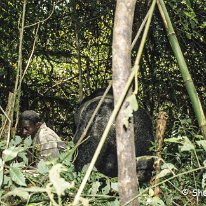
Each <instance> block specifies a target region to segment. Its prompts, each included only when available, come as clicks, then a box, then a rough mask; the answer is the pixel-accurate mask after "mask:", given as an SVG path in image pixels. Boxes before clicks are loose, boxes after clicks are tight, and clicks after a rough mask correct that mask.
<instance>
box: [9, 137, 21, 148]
mask: <svg viewBox="0 0 206 206" xmlns="http://www.w3.org/2000/svg"><path fill="white" fill-rule="evenodd" d="M21 142H22V138H21V137H20V136H15V138H14V139H12V140H11V142H10V143H9V145H10V146H16V145H18V144H20V143H21Z"/></svg>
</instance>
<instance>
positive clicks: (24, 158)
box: [18, 152, 28, 165]
mask: <svg viewBox="0 0 206 206" xmlns="http://www.w3.org/2000/svg"><path fill="white" fill-rule="evenodd" d="M18 157H21V158H22V160H23V163H24V164H25V165H28V155H27V153H26V152H20V153H18Z"/></svg>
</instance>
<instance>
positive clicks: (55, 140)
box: [33, 123, 65, 159]
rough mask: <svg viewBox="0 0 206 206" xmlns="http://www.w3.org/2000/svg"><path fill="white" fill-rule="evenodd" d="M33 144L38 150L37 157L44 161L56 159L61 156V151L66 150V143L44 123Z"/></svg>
mask: <svg viewBox="0 0 206 206" xmlns="http://www.w3.org/2000/svg"><path fill="white" fill-rule="evenodd" d="M33 144H34V146H35V149H36V156H37V157H38V156H40V158H42V159H49V158H55V157H58V155H59V150H60V149H65V144H64V142H62V141H61V139H60V137H59V136H58V135H57V134H56V133H55V132H54V131H53V130H52V129H50V128H49V127H47V126H46V124H45V123H43V124H42V125H41V126H40V128H39V129H38V131H37V133H36V135H35V137H34V140H33Z"/></svg>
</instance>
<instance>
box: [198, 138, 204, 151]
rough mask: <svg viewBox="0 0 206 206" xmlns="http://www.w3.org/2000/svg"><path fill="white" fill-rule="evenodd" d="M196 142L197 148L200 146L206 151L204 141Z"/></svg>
mask: <svg viewBox="0 0 206 206" xmlns="http://www.w3.org/2000/svg"><path fill="white" fill-rule="evenodd" d="M196 142H197V145H198V146H200V147H201V146H202V147H203V149H204V150H205V151H206V140H199V141H196Z"/></svg>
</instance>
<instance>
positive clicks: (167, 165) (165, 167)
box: [161, 163, 177, 170]
mask: <svg viewBox="0 0 206 206" xmlns="http://www.w3.org/2000/svg"><path fill="white" fill-rule="evenodd" d="M161 169H170V170H177V168H176V167H175V166H174V165H173V164H171V163H164V164H163V165H162V166H161Z"/></svg>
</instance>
